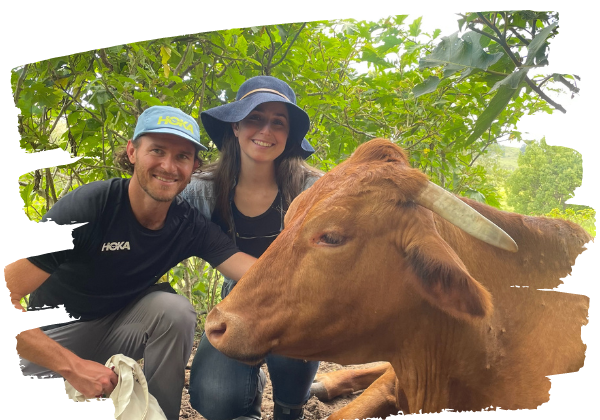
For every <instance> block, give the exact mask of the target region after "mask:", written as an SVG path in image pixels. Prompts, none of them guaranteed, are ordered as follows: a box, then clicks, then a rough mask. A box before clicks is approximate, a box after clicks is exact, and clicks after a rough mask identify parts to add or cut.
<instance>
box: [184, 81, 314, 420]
mask: <svg viewBox="0 0 600 420" xmlns="http://www.w3.org/2000/svg"><path fill="white" fill-rule="evenodd" d="M201 118H202V123H203V125H204V128H205V129H206V132H207V133H208V135H209V136H210V138H211V139H212V141H213V142H214V144H215V145H216V146H217V148H218V149H219V151H220V152H221V155H220V158H219V160H218V161H217V162H216V163H215V164H212V165H209V166H208V167H207V169H206V170H204V171H203V173H202V174H199V175H196V176H194V177H193V178H192V181H191V183H190V185H189V186H188V187H187V188H186V189H185V190H184V192H183V193H182V195H183V196H184V197H185V198H186V199H187V200H188V201H189V202H190V203H191V204H192V205H194V206H196V207H197V208H198V209H199V210H200V211H202V212H203V213H204V214H205V216H207V217H208V218H211V219H212V221H213V222H215V223H217V224H218V225H220V226H221V228H222V229H223V230H224V231H225V232H227V233H228V234H229V235H230V236H231V237H232V238H233V240H234V242H235V243H236V245H237V246H238V247H239V248H240V250H241V251H243V252H246V253H248V254H251V255H253V256H255V257H257V258H258V257H260V255H262V253H263V252H264V251H265V250H266V249H267V247H268V246H269V245H270V244H271V242H273V241H274V240H275V238H276V237H277V235H278V234H279V232H280V231H281V230H282V229H283V218H284V215H285V211H286V210H287V208H288V207H289V205H290V203H291V202H292V200H293V199H294V198H295V197H296V196H297V195H298V194H300V192H302V191H303V190H305V189H306V188H308V187H309V186H310V185H312V184H313V183H314V182H315V180H316V179H317V178H318V176H319V175H320V173H319V172H318V171H317V170H315V169H313V168H311V167H310V166H308V165H307V164H306V163H305V162H304V159H306V158H308V157H309V156H310V155H311V154H312V153H313V152H314V149H313V148H312V147H311V146H310V144H309V143H308V141H306V139H305V138H304V136H305V135H306V133H307V132H308V129H309V126H310V122H309V119H308V115H307V114H306V113H305V112H304V111H303V110H302V109H301V108H299V107H298V106H297V105H296V95H295V94H294V92H293V90H292V89H291V88H290V87H289V86H288V85H287V84H286V83H285V82H283V81H281V80H279V79H277V78H275V77H271V76H257V77H253V78H251V79H248V80H247V81H246V82H244V83H243V84H242V86H240V90H239V92H238V93H237V96H236V101H235V102H233V103H230V104H227V105H222V106H218V107H216V108H212V109H210V110H208V111H204V112H202V114H201ZM234 286H235V282H233V281H232V280H230V279H227V278H226V279H225V281H224V283H223V288H222V291H221V296H222V297H223V298H225V296H227V294H228V293H229V292H230V291H231V289H232V288H233V287H234ZM265 361H266V363H267V367H268V368H269V373H270V376H271V382H272V385H273V401H274V402H275V407H274V419H275V420H295V419H301V418H303V409H302V407H303V405H304V404H305V403H306V401H307V400H308V398H309V391H310V385H311V383H312V381H313V378H314V375H315V373H316V371H317V368H318V366H319V362H306V361H303V360H296V359H289V358H284V357H280V356H273V355H270V356H268V357H267V358H266V359H265ZM265 379H266V378H265V374H264V372H263V371H262V370H261V369H260V367H258V366H248V365H245V364H243V363H240V362H238V361H236V360H233V359H230V358H228V357H227V356H225V355H224V354H222V353H220V352H219V351H218V350H216V349H215V348H214V347H212V345H211V344H210V342H209V341H208V340H207V339H206V337H205V336H202V338H201V340H200V344H199V346H198V351H197V353H196V356H195V357H194V362H193V364H192V370H191V374H190V389H189V393H190V403H191V405H192V407H194V408H195V409H196V410H197V411H198V412H200V414H202V415H203V416H204V417H206V418H207V419H208V420H231V419H233V418H243V419H244V418H245V419H260V418H261V411H260V404H261V401H262V391H263V388H264V385H265Z"/></svg>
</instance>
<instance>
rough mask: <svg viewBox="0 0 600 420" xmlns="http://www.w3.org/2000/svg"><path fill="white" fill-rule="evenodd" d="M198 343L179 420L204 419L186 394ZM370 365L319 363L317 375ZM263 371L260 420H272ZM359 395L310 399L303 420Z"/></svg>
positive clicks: (270, 398)
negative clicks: (320, 399)
mask: <svg viewBox="0 0 600 420" xmlns="http://www.w3.org/2000/svg"><path fill="white" fill-rule="evenodd" d="M197 345H198V343H197V342H196V343H195V344H194V348H193V350H192V355H191V356H190V360H189V362H188V366H187V368H186V373H185V386H184V388H183V395H182V401H181V411H180V412H179V419H180V420H205V419H204V417H202V416H201V415H200V413H198V412H197V411H196V410H194V409H193V408H192V406H191V405H190V396H189V394H188V388H189V379H190V368H191V366H192V360H194V355H195V354H196V347H197ZM371 365H373V364H372V363H369V364H367V365H351V366H341V365H338V364H335V363H329V362H321V364H320V365H319V371H318V373H326V372H331V371H335V370H340V369H359V368H361V367H366V366H371ZM262 369H263V371H264V372H265V373H266V375H267V385H266V387H265V390H264V393H263V401H262V406H261V409H262V418H263V420H273V388H272V387H271V380H270V378H269V371H268V369H267V367H266V365H263V367H262ZM358 395H360V392H355V393H354V394H352V395H348V396H345V397H344V396H342V397H338V398H335V399H333V400H332V401H329V402H326V403H324V402H321V401H319V400H318V399H317V398H316V397H311V398H310V399H309V400H308V402H307V403H306V405H305V406H304V418H305V420H320V419H324V418H326V417H327V416H329V415H330V414H331V413H333V412H334V411H336V410H338V409H340V408H342V407H344V406H345V405H346V404H348V403H349V402H350V401H352V400H353V399H355V398H356V397H358Z"/></svg>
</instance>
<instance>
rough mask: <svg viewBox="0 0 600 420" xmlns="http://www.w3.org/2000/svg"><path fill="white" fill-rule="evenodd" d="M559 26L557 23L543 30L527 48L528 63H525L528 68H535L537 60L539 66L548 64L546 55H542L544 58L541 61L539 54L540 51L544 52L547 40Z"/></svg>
mask: <svg viewBox="0 0 600 420" xmlns="http://www.w3.org/2000/svg"><path fill="white" fill-rule="evenodd" d="M557 26H558V22H555V23H553V24H552V25H550V26H547V27H545V28H544V29H542V30H541V31H540V32H539V33H538V34H537V35H536V36H535V38H533V40H532V41H531V43H530V44H529V45H528V46H527V61H525V65H526V66H533V65H534V64H535V62H536V58H537V65H538V66H539V65H545V64H547V62H548V60H547V59H546V57H545V55H543V54H542V57H541V59H540V57H538V53H539V52H540V51H542V52H543V49H542V47H544V46H545V45H546V40H547V39H548V37H549V36H550V34H551V33H552V31H553V30H554V29H555V28H556V27H557Z"/></svg>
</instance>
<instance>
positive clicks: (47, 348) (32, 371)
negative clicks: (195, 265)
mask: <svg viewBox="0 0 600 420" xmlns="http://www.w3.org/2000/svg"><path fill="white" fill-rule="evenodd" d="M200 150H206V148H205V147H204V146H203V145H202V144H201V143H200V130H199V127H198V124H197V123H196V121H195V120H194V119H193V118H192V117H191V116H189V115H187V114H185V113H183V112H182V111H180V110H179V109H176V108H172V107H167V106H154V107H151V108H148V109H147V110H146V111H144V112H143V113H142V114H141V115H140V117H139V118H138V121H137V125H136V128H135V132H134V136H133V139H132V140H130V141H129V142H128V143H127V147H126V149H125V150H124V151H123V153H122V155H121V156H120V158H119V159H118V160H119V162H120V164H121V165H122V166H125V167H128V169H129V170H130V171H131V170H132V177H131V178H130V179H124V178H113V179H110V180H107V181H97V182H92V183H90V184H87V185H83V186H81V187H79V188H77V189H76V190H74V191H72V192H70V193H69V194H67V195H66V196H64V197H63V198H62V199H60V200H59V201H58V202H57V203H56V204H55V205H54V206H53V207H52V208H51V209H50V211H48V212H47V213H46V214H45V215H44V218H43V221H47V220H52V221H54V222H56V223H58V224H71V223H75V222H77V223H82V222H87V223H86V224H84V225H83V226H80V227H78V228H76V229H74V230H73V244H74V248H73V249H71V250H64V251H58V252H52V253H49V254H44V255H38V256H35V257H30V258H27V259H22V260H19V261H16V262H14V263H12V264H10V265H9V266H7V267H6V269H5V277H6V281H7V285H8V288H9V290H10V296H11V300H12V303H13V305H14V306H15V307H16V308H17V309H21V310H22V307H21V305H20V300H21V298H22V297H24V296H26V295H28V294H30V300H29V308H28V309H29V310H36V309H39V308H42V307H44V306H45V305H47V306H50V307H56V306H58V305H64V307H65V309H66V310H67V312H68V313H69V314H70V315H71V316H72V317H74V318H76V319H74V320H73V321H70V322H67V323H65V324H58V325H49V326H45V327H42V328H35V329H32V330H28V331H24V332H22V333H20V334H19V335H18V336H17V351H18V353H19V355H20V356H21V358H22V370H23V373H24V374H25V375H35V376H38V377H43V376H52V377H61V376H62V377H63V378H65V379H66V380H68V381H69V382H70V383H71V385H73V387H74V388H75V389H76V390H78V391H79V392H81V393H82V394H83V395H84V396H85V397H87V398H93V397H97V396H101V395H108V394H110V393H111V392H112V390H113V389H114V387H115V386H116V384H117V376H116V375H115V373H114V372H113V371H112V370H111V369H109V368H107V367H105V366H104V363H105V362H106V361H107V360H108V359H109V358H110V357H111V356H112V355H115V354H118V353H122V354H124V355H126V356H128V357H131V358H133V359H135V360H138V359H141V358H142V357H143V358H144V373H145V375H146V378H147V380H148V388H149V391H150V393H151V394H152V395H154V397H156V399H157V401H158V403H159V404H160V406H161V408H162V409H163V411H164V413H165V415H166V417H167V419H169V420H176V419H178V418H179V410H180V406H181V391H182V389H183V385H184V373H185V366H186V364H187V362H188V359H189V356H190V353H191V350H192V344H193V337H194V331H195V327H196V313H195V312H194V309H193V307H192V305H191V304H190V303H189V302H188V301H187V299H186V298H184V297H183V296H179V295H177V294H176V293H175V291H174V290H173V289H172V288H171V287H170V285H169V284H168V283H158V284H156V281H157V280H158V279H159V278H160V277H161V276H162V275H163V274H165V273H166V272H167V271H168V270H170V269H171V268H172V267H173V266H175V265H176V264H177V263H179V262H180V261H182V260H184V259H186V258H188V257H190V256H198V257H200V258H203V259H204V260H206V261H208V262H209V263H210V264H211V265H212V266H213V267H216V268H217V269H218V270H219V271H220V272H221V273H223V274H224V275H226V276H227V277H230V278H232V279H234V280H238V279H239V278H240V277H241V276H242V274H244V273H245V272H246V270H247V269H248V268H249V267H250V266H251V265H252V263H253V262H254V261H255V258H253V257H251V256H249V255H247V254H244V253H241V252H239V251H238V249H237V248H236V247H235V246H234V245H233V244H232V242H231V241H230V239H229V238H228V237H227V236H226V235H225V234H224V233H223V232H222V231H221V229H220V228H219V227H218V226H217V225H214V224H212V223H211V222H210V221H208V220H207V219H206V218H205V217H204V216H202V215H200V213H199V212H198V211H197V210H196V209H194V208H192V207H191V206H190V205H189V204H188V203H187V201H185V200H183V199H181V198H180V197H178V194H179V193H180V192H181V191H182V190H183V189H184V188H185V186H186V185H187V184H188V183H189V181H190V178H191V175H192V172H194V171H195V170H196V169H197V168H198V167H199V165H200V164H201V161H200V158H199V157H198V152H199V151H200Z"/></svg>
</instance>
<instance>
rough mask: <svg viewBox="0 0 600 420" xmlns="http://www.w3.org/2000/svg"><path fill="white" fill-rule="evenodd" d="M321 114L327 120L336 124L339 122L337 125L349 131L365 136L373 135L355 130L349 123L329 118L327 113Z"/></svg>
mask: <svg viewBox="0 0 600 420" xmlns="http://www.w3.org/2000/svg"><path fill="white" fill-rule="evenodd" d="M323 116H324V117H325V118H327V119H328V120H329V121H332V122H334V123H336V124H339V125H341V126H342V127H346V128H347V129H349V130H350V131H352V132H353V133H356V134H361V135H363V136H366V137H373V134H369V133H365V132H364V131H360V130H357V129H356V128H354V127H351V126H350V125H348V124H344V123H342V122H340V121H336V120H334V119H333V118H331V117H330V116H328V115H326V114H323Z"/></svg>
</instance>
